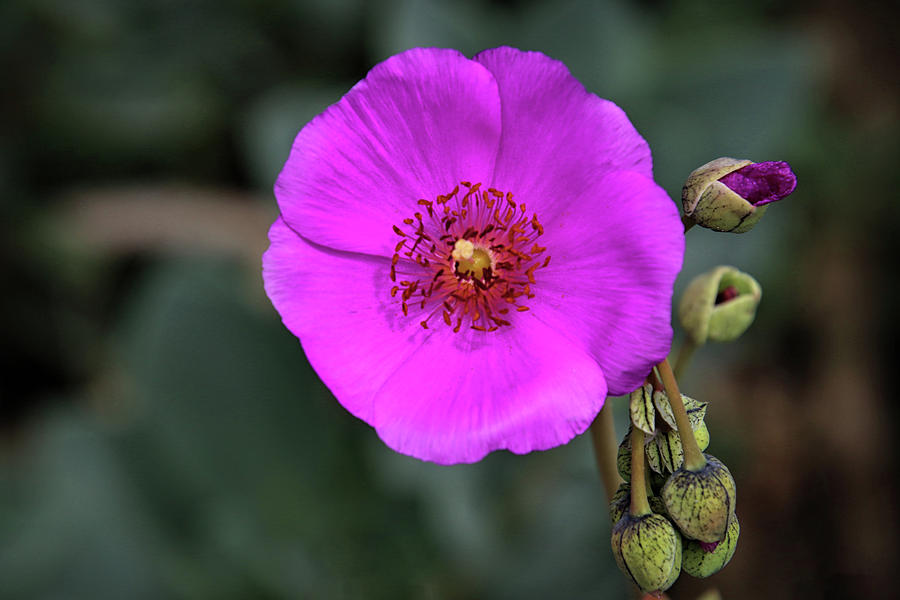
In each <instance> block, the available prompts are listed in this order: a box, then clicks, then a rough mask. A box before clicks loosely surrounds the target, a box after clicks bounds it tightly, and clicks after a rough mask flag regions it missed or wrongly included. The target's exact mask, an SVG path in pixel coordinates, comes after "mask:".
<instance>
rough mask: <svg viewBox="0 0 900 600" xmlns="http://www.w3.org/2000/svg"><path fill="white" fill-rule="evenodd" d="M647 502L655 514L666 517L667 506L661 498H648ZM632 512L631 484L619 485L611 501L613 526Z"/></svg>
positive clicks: (610, 516)
mask: <svg viewBox="0 0 900 600" xmlns="http://www.w3.org/2000/svg"><path fill="white" fill-rule="evenodd" d="M647 502H648V503H649V504H650V510H652V511H653V512H655V513H657V514H660V515H666V514H668V513H666V505H665V504H664V503H663V501H662V498H660V497H659V496H648V497H647ZM629 510H631V484H629V483H628V482H625V483H621V484H619V488H618V489H617V490H616V493H615V494H613V497H612V500H610V501H609V518H610V521H612V523H613V525H615V524H616V523H618V522H619V520H620V519H621V518H622V517H624V516H625V515H626V514H627V513H628V511H629Z"/></svg>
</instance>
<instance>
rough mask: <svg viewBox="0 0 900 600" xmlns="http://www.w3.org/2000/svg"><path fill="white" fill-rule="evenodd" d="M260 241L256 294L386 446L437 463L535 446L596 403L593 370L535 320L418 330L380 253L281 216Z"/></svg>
mask: <svg viewBox="0 0 900 600" xmlns="http://www.w3.org/2000/svg"><path fill="white" fill-rule="evenodd" d="M269 238H270V240H271V246H270V248H269V250H268V251H267V252H266V254H265V255H264V257H263V275H264V279H265V285H266V292H267V293H268V295H269V297H270V298H271V299H272V302H273V304H274V305H275V308H276V309H277V310H278V312H279V313H280V314H281V316H282V319H283V320H284V323H285V325H286V326H287V327H288V329H290V330H291V332H293V333H294V335H296V336H298V337H299V338H300V339H301V340H302V343H303V349H304V351H305V352H306V355H307V357H308V358H309V361H310V364H312V366H313V368H315V370H316V372H317V373H318V374H319V376H320V377H321V378H322V381H323V382H325V384H326V385H327V386H328V387H329V389H330V390H331V391H332V393H334V395H335V397H336V398H337V399H338V401H339V402H340V403H341V404H342V405H343V406H344V407H345V408H346V409H347V410H349V411H350V412H351V413H353V414H354V415H356V416H357V417H359V418H361V419H363V420H364V421H366V422H368V423H369V424H370V425H373V426H374V427H375V428H376V430H377V431H378V434H379V435H380V436H381V437H382V439H384V441H385V442H386V443H387V444H388V445H389V446H391V447H392V448H394V449H395V450H397V451H399V452H403V453H404V454H409V455H411V456H415V457H417V458H421V459H423V460H430V461H433V462H437V463H441V464H451V463H459V462H474V461H477V460H479V459H480V458H482V457H483V456H484V455H485V454H487V453H488V452H491V451H492V450H498V449H503V448H506V449H509V450H511V451H513V452H518V453H523V452H529V451H531V450H542V449H546V448H550V447H553V446H557V445H559V444H562V443H565V442H567V441H569V440H570V439H572V438H573V437H574V436H576V435H578V434H579V433H581V432H583V431H584V430H585V429H586V428H587V427H588V426H589V425H590V423H591V421H592V420H593V419H594V417H595V416H596V414H597V412H598V411H599V410H600V408H601V407H602V405H603V401H604V399H605V397H606V384H605V381H604V378H603V374H602V372H601V370H600V367H599V366H598V365H597V363H596V362H595V361H594V360H593V359H592V358H591V357H590V356H588V355H587V354H586V353H585V352H583V351H582V350H580V349H579V348H578V347H576V346H575V345H573V344H572V343H571V342H570V341H569V340H567V339H566V338H564V337H563V336H561V335H559V334H558V333H556V332H554V331H553V330H551V329H550V328H548V327H546V326H545V325H543V324H542V323H540V322H537V321H536V320H534V319H527V320H523V321H522V322H521V323H517V326H516V327H515V328H511V329H509V330H504V331H503V332H498V333H496V334H495V335H492V336H491V337H490V338H486V337H485V336H484V335H483V334H481V333H480V332H475V331H473V330H471V329H466V330H463V331H461V332H460V333H453V331H452V330H451V329H449V328H443V327H442V328H441V329H430V330H424V329H422V328H421V326H419V324H418V320H415V319H409V320H407V319H403V318H402V315H398V310H397V305H396V303H394V302H392V301H390V300H391V298H390V295H389V292H388V289H387V283H389V281H388V279H387V278H386V277H385V276H384V275H385V272H386V265H387V261H386V260H384V259H381V258H376V257H368V256H362V255H354V254H349V253H344V252H337V251H334V250H330V249H326V248H322V247H319V246H315V245H313V244H310V243H309V242H307V241H306V240H304V239H303V238H302V237H300V236H298V235H297V234H296V233H294V232H293V231H291V230H290V229H289V228H288V227H287V225H286V224H285V223H284V222H283V221H282V220H281V219H279V220H277V221H276V222H275V223H274V224H273V225H272V228H271V230H270V232H269ZM538 350H539V351H538Z"/></svg>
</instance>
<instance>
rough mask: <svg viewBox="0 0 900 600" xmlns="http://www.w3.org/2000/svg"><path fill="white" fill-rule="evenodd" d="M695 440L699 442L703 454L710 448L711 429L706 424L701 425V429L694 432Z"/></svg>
mask: <svg viewBox="0 0 900 600" xmlns="http://www.w3.org/2000/svg"><path fill="white" fill-rule="evenodd" d="M694 439H695V440H697V445H698V446H699V447H700V451H701V452H702V451H703V450H706V449H707V448H709V428H708V427H707V426H706V423H700V427H698V428H697V429H695V430H694Z"/></svg>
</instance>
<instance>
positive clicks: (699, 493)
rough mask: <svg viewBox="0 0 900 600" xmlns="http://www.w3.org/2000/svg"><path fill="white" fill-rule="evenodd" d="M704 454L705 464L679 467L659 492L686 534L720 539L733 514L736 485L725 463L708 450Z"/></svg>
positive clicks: (709, 540) (716, 540)
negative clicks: (697, 467) (690, 468)
mask: <svg viewBox="0 0 900 600" xmlns="http://www.w3.org/2000/svg"><path fill="white" fill-rule="evenodd" d="M704 456H706V465H704V467H703V468H702V469H700V470H699V471H688V470H686V469H685V468H684V467H682V468H681V469H679V470H678V471H676V472H675V473H673V474H672V476H671V477H669V480H668V481H666V484H665V485H664V486H663V489H662V493H661V495H662V499H663V502H664V503H665V505H666V510H667V511H668V513H669V517H670V518H671V519H672V520H673V521H674V522H675V524H676V525H678V528H679V529H680V530H681V533H683V534H684V535H685V537H688V538H691V539H694V540H698V541H700V542H719V541H722V539H723V538H724V537H725V533H726V530H727V527H728V519H729V518H730V517H731V516H732V515H733V514H734V505H735V502H736V500H737V489H736V486H735V484H734V478H732V476H731V473H730V472H729V471H728V467H726V466H725V465H723V464H722V463H721V462H720V461H719V460H718V459H717V458H715V457H713V456H710V455H709V454H706V455H704Z"/></svg>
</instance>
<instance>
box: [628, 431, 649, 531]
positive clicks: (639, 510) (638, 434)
mask: <svg viewBox="0 0 900 600" xmlns="http://www.w3.org/2000/svg"><path fill="white" fill-rule="evenodd" d="M649 514H650V503H649V502H647V479H646V476H645V475H644V432H643V431H641V430H640V429H638V428H637V427H632V428H631V516H632V517H643V516H644V515H649Z"/></svg>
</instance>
